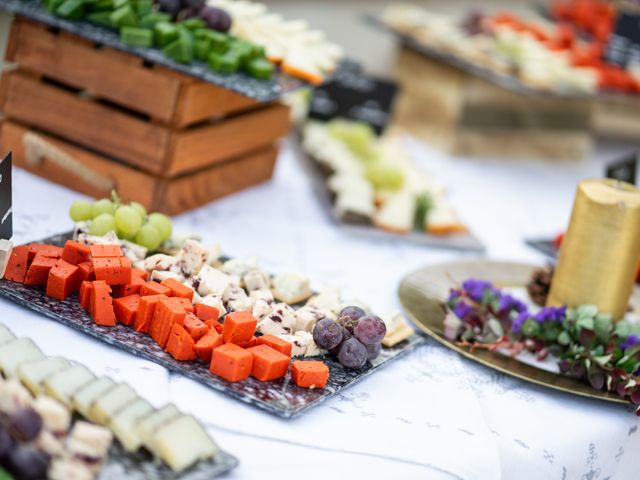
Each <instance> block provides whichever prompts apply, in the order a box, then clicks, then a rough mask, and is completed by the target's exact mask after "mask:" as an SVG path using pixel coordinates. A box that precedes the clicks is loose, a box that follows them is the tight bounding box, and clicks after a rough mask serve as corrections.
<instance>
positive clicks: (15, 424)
mask: <svg viewBox="0 0 640 480" xmlns="http://www.w3.org/2000/svg"><path fill="white" fill-rule="evenodd" d="M8 427H9V432H11V435H13V437H14V438H15V439H16V440H19V441H21V442H30V441H31V440H33V439H35V438H36V437H37V436H38V434H39V433H40V430H42V417H41V416H40V415H39V414H38V412H36V411H35V410H34V409H33V408H21V409H19V410H16V411H15V412H14V413H12V414H11V415H10V416H9V420H8Z"/></svg>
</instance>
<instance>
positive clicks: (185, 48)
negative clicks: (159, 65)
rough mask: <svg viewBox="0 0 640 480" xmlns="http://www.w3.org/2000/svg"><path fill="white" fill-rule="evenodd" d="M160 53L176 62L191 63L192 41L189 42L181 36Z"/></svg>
mask: <svg viewBox="0 0 640 480" xmlns="http://www.w3.org/2000/svg"><path fill="white" fill-rule="evenodd" d="M162 53H164V54H165V55H166V56H167V57H169V58H170V59H172V60H175V61H176V62H179V63H191V62H192V61H193V41H191V42H189V41H188V40H186V39H185V38H184V37H182V36H181V37H180V38H178V39H177V40H175V41H173V42H171V43H170V44H169V45H167V46H166V47H164V48H163V49H162Z"/></svg>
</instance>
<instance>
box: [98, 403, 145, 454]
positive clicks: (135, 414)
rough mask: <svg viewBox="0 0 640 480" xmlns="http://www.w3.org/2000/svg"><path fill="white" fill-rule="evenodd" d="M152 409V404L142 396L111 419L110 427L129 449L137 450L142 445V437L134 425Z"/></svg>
mask: <svg viewBox="0 0 640 480" xmlns="http://www.w3.org/2000/svg"><path fill="white" fill-rule="evenodd" d="M152 411H153V407H152V406H151V404H149V402H147V401H146V400H143V399H142V398H140V399H138V400H136V401H135V402H133V403H131V404H129V405H128V406H126V407H125V408H123V409H122V410H120V411H119V412H118V413H117V414H116V415H115V416H114V417H113V418H112V419H111V422H110V423H109V428H111V431H112V432H113V434H114V435H115V436H116V438H117V439H118V440H120V443H122V445H123V446H124V448H126V449H127V450H128V451H130V452H135V451H136V450H138V449H139V448H140V446H141V445H142V439H141V438H140V435H139V434H138V432H137V431H136V429H135V428H134V427H135V424H136V423H137V422H138V420H140V419H141V418H142V417H144V416H146V415H148V414H150V413H151V412H152Z"/></svg>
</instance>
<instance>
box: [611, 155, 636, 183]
mask: <svg viewBox="0 0 640 480" xmlns="http://www.w3.org/2000/svg"><path fill="white" fill-rule="evenodd" d="M639 160H640V153H634V154H632V155H629V156H628V157H625V158H623V159H621V160H617V161H615V162H613V163H610V164H609V165H607V171H606V176H607V178H613V179H615V180H621V181H623V182H628V183H631V184H632V185H634V184H635V183H636V176H637V173H638V161H639Z"/></svg>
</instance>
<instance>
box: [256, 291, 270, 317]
mask: <svg viewBox="0 0 640 480" xmlns="http://www.w3.org/2000/svg"><path fill="white" fill-rule="evenodd" d="M255 291H257V290H255ZM271 305H272V303H269V302H266V301H265V300H262V299H260V298H259V299H257V300H254V302H253V308H252V309H251V315H253V316H254V317H255V318H256V319H257V320H258V321H260V320H262V319H263V318H265V317H266V316H267V315H269V314H270V313H271V310H273V307H272V306H271Z"/></svg>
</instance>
